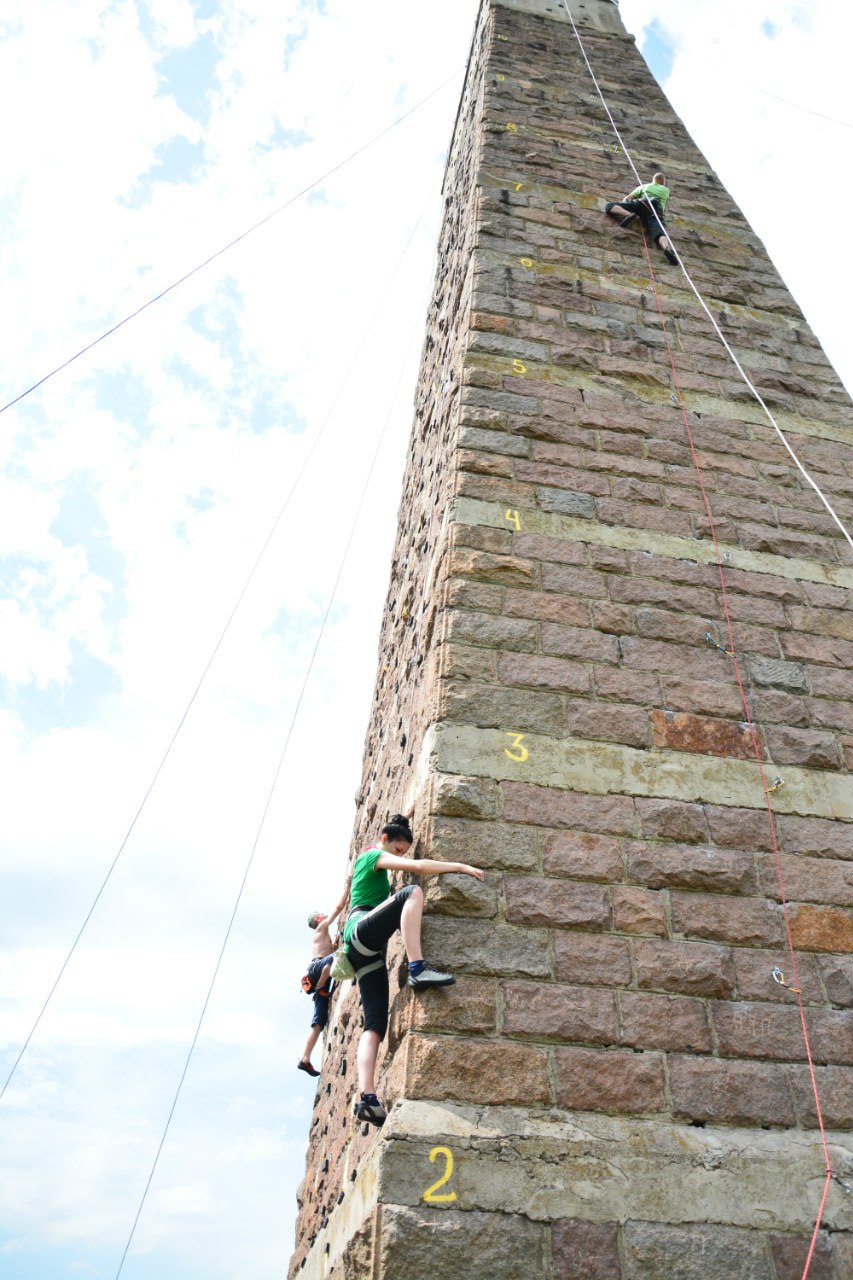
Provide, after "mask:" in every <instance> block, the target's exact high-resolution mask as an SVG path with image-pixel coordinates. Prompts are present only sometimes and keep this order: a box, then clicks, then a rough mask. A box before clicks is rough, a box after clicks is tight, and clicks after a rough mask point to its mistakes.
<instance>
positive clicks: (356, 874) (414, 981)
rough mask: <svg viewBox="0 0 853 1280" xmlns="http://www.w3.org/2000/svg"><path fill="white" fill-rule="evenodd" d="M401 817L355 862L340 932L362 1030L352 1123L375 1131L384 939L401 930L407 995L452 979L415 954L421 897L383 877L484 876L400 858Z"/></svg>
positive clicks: (407, 832) (385, 993)
mask: <svg viewBox="0 0 853 1280" xmlns="http://www.w3.org/2000/svg"><path fill="white" fill-rule="evenodd" d="M410 817H411V810H410V811H409V813H408V814H402V813H398V814H395V815H394V816H393V817H392V818H391V819H390V820H389V821H388V822H386V824H385V826H384V827H383V828H382V830H381V832H380V840H379V844H378V845H376V846H374V848H372V849H368V850H367V851H366V852H365V853H362V854H360V855H359V857H357V858H356V860H355V866H354V867H353V872H352V885H351V888H350V909H349V914H348V915H347V918H346V921H345V922H344V927H343V938H344V942H345V943H346V955H347V959H348V960H349V962H350V964H351V965H352V967H353V969H354V970H355V978H356V981H357V982H358V990H359V995H360V996H361V1007H362V1012H363V1015H364V1030H363V1031H362V1033H361V1039H360V1041H359V1045H358V1078H359V1088H360V1090H361V1097H360V1098H358V1099H357V1100H356V1104H355V1113H356V1116H357V1117H358V1119H359V1120H367V1121H369V1123H370V1124H375V1125H380V1124H382V1123H383V1122H384V1120H385V1108H384V1107H383V1106H382V1104H381V1102H380V1101H379V1099H378V1098H377V1096H376V1094H375V1093H374V1087H375V1083H374V1077H375V1072H376V1057H377V1054H378V1052H379V1046H380V1044H381V1043H382V1039H383V1037H384V1035H385V1032H386V1030H387V1028H388V997H389V989H388V969H387V966H386V961H385V952H386V948H387V946H388V942H389V939H390V938H391V937H392V936H393V934H395V933H396V932H397V930H398V929H399V930H400V933H401V934H402V938H403V946H404V948H405V951H406V958H407V960H408V976H407V979H406V980H407V983H408V985H409V986H410V987H411V988H413V990H414V991H416V992H417V991H425V990H427V989H428V988H430V987H447V986H450V985H451V984H452V983H453V982H455V978H454V977H453V975H452V974H449V973H444V972H443V971H442V970H441V969H438V968H435V967H434V966H433V965H431V964H428V963H427V962H426V961H425V960H424V958H423V952H422V950H421V918H422V916H423V909H424V891H423V889H422V888H421V887H420V885H415V884H407V885H405V886H404V887H403V888H402V889H398V890H397V892H396V893H392V890H391V882H390V880H389V878H388V872H389V871H408V872H410V873H412V874H414V875H416V876H432V875H437V876H440V875H446V874H447V873H448V872H450V873H453V872H455V873H456V874H458V875H463V876H474V877H475V879H477V880H482V879H483V872H482V871H481V870H480V869H479V868H478V867H472V866H469V865H468V863H467V862H439V861H438V860H437V859H435V858H417V859H415V858H407V857H405V856H404V855H405V854H406V853H408V851H409V850H410V849H411V847H412V844H413V842H414V836H413V835H412V828H411V826H410V825H409V819H410Z"/></svg>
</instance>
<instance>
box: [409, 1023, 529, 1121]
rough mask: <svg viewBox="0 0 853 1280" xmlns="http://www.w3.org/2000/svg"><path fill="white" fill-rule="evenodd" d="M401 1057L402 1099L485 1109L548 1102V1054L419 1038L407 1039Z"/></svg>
mask: <svg viewBox="0 0 853 1280" xmlns="http://www.w3.org/2000/svg"><path fill="white" fill-rule="evenodd" d="M400 1052H402V1053H403V1054H404V1092H405V1097H406V1098H416V1099H417V1098H429V1099H432V1100H433V1101H436V1102H463V1103H465V1102H467V1103H485V1104H487V1105H489V1106H501V1105H503V1104H515V1105H517V1106H532V1105H534V1104H535V1103H537V1102H550V1101H551V1085H550V1083H549V1079H548V1057H547V1053H546V1051H545V1050H544V1049H539V1048H536V1047H535V1046H533V1045H527V1044H519V1043H518V1042H516V1041H511V1040H473V1039H470V1038H468V1037H462V1036H441V1037H438V1038H436V1037H432V1036H425V1035H421V1034H418V1035H409V1036H407V1037H406V1039H405V1041H404V1044H403V1048H402V1050H401V1051H398V1056H399V1053H400ZM395 1065H396V1064H395Z"/></svg>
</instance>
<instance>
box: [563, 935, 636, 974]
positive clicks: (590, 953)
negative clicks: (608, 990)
mask: <svg viewBox="0 0 853 1280" xmlns="http://www.w3.org/2000/svg"><path fill="white" fill-rule="evenodd" d="M554 972H555V976H556V977H557V978H558V979H559V980H560V981H562V982H584V983H588V984H589V985H590V986H608V987H609V986H613V987H626V986H628V984H629V983H630V981H631V956H630V953H629V950H628V942H627V940H626V939H624V938H614V937H612V936H611V935H608V934H590V933H564V932H562V931H561V932H558V933H556V934H555V935H554Z"/></svg>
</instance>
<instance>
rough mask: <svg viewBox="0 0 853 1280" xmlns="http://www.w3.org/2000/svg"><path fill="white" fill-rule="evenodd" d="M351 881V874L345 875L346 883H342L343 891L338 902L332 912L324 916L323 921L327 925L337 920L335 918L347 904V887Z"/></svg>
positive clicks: (348, 887)
mask: <svg viewBox="0 0 853 1280" xmlns="http://www.w3.org/2000/svg"><path fill="white" fill-rule="evenodd" d="M351 883H352V876H351V875H349V876H347V880H346V884H345V885H344V891H343V893H342V894H341V900H340V902H339V903H338V905H337V906H336V907H335V909H334V911H333V912H332V914H331V915H330V916H327V917H326V920H325V923H326V924H327V925H329V924H333V923H334V922H335V920H337V918H338V916H339V915H340V914H341V912H342V911H343V909H344V907H345V906H346V905H347V902H348V901H349V889H350V884H351Z"/></svg>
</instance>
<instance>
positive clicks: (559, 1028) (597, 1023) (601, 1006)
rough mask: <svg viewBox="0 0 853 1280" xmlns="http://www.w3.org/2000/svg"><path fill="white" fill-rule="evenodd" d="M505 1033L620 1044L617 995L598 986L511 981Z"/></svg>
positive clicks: (507, 991) (506, 987) (507, 990)
mask: <svg viewBox="0 0 853 1280" xmlns="http://www.w3.org/2000/svg"><path fill="white" fill-rule="evenodd" d="M503 1030H504V1034H505V1035H510V1036H521V1037H525V1038H529V1039H533V1040H540V1041H542V1040H556V1041H560V1042H562V1043H567V1042H568V1043H574V1044H616V1043H617V1041H618V1039H619V1035H618V1031H617V1027H616V997H615V996H614V994H613V992H612V991H609V990H607V989H606V988H603V987H601V988H598V987H570V986H563V985H560V984H554V983H539V982H507V983H506V984H505V985H504V1016H503Z"/></svg>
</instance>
